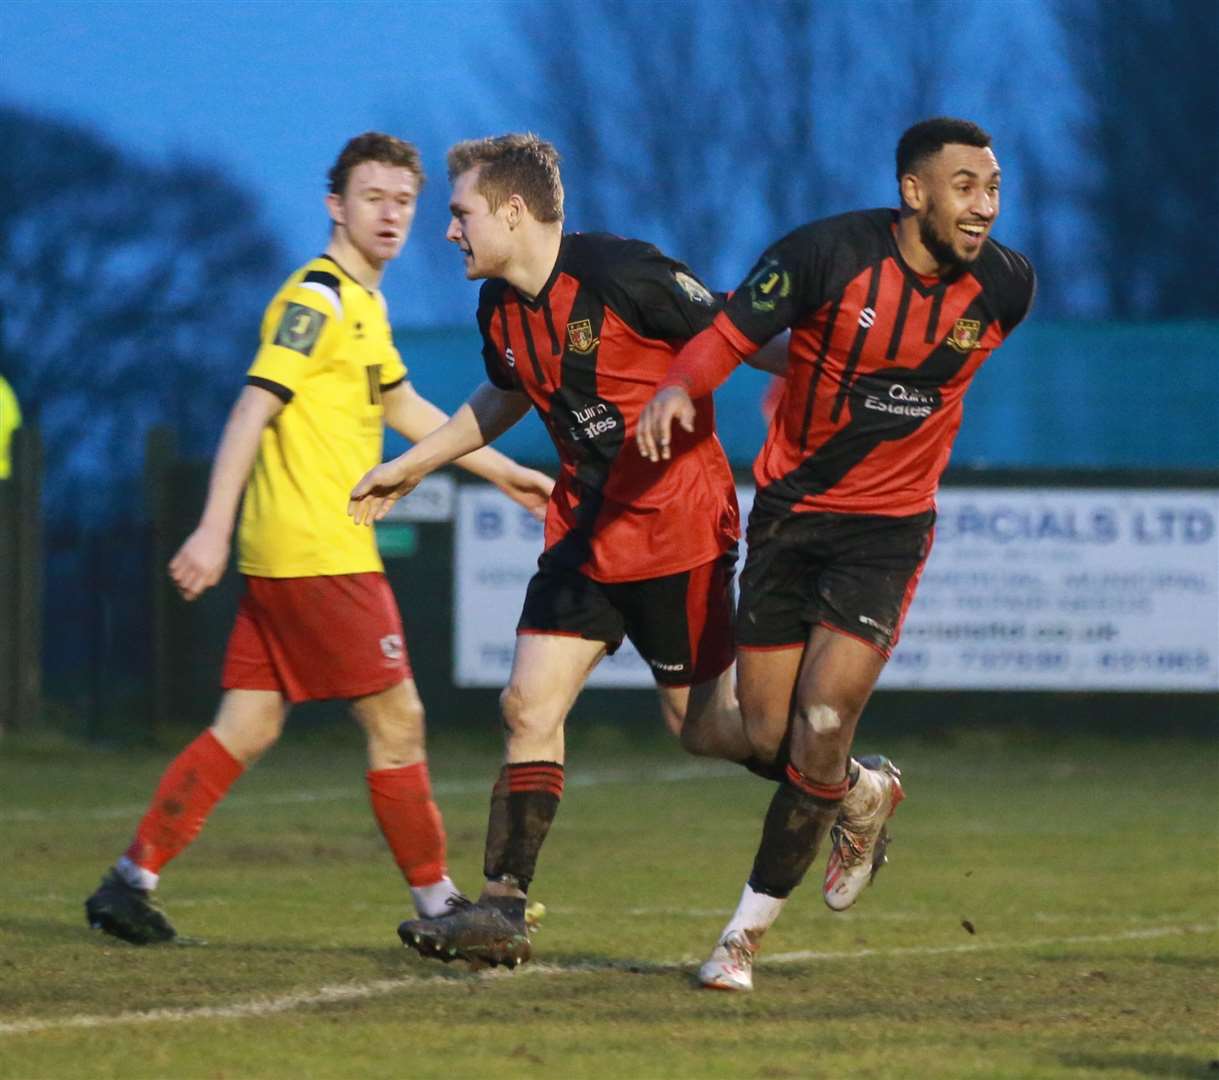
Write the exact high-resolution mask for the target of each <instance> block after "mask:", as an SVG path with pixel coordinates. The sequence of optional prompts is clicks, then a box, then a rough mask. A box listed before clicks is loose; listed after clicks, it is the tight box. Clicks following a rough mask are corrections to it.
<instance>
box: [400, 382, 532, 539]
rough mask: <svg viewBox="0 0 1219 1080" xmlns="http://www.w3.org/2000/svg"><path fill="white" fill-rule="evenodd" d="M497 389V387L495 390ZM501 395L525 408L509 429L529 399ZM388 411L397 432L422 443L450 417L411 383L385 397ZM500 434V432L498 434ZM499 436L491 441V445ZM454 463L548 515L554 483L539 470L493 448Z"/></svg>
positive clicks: (526, 405) (476, 452) (510, 393)
mask: <svg viewBox="0 0 1219 1080" xmlns="http://www.w3.org/2000/svg"><path fill="white" fill-rule="evenodd" d="M493 389H494V388H493ZM496 392H497V393H500V394H504V393H507V394H508V396H509V397H519V398H521V399H522V402H523V406H524V407H523V409H522V410H521V413H520V415H519V416H515V417H514V418H513V419H512V420H511V421H510V422H509V423H508V425H507V426H506V427H505V428H504V429H503V430H505V431H506V430H507V428H508V427H511V426H512V424H514V423H516V421H517V420H519V419H520V417H521V416H523V415H524V414H525V413H526V412H528V410H529V400H528V398H526V397H525V395H524V394H513V393H512V392H510V391H507V392H506V391H502V390H497V391H496ZM381 403H382V405H383V406H384V408H385V422H386V423H387V424H388V425H389V426H390V427H392V428H393V429H394V430H395V431H397V432H400V433H401V434H403V435H405V436H406V437H407V438H408V439H410V440H411V442H413V443H420V442H422V441H423V440H424V439H425V438H427V436H428V435H430V434H431V433H432V432H433V431H436V430H438V429H439V428H440V427H442V426H443V425H444V424H445V423H446V422H447V421H448V419H449V417H448V416H447V415H446V414H445V413H444V412H443V411H441V410H440V409H438V408H437V407H436V406H435V405H433V404H432V403H431V402H430V401H428V399H427V398H425V397H423V395H421V394H420V393H419V392H418V391H417V390H416V389H415V388H414V387H413V386H412V385H411V384H410V383H409V382H405V383H400V384H399V385H398V386H395V387H394V388H393V389H392V390H387V391H386V392H385V393H384V394H383V395H382V398H381ZM498 434H500V432H496V435H498ZM493 438H495V436H494V435H493V436H490V437H488V438H487V440H486V441H487V442H491V441H492V439H493ZM454 464H456V465H460V466H461V467H462V468H463V469H467V470H468V471H470V472H472V473H473V474H474V475H475V476H481V477H482V478H483V479H484V480H489V481H490V482H491V483H493V484H494V485H495V486H496V487H497V488H499V489H500V491H502V492H504V494H506V495H508V496H509V497H510V498H512V499H513V500H515V501H516V502H518V503H520V505H521V506H523V507H524V508H525V509H526V510H528V511H529V512H530V513H531V514H533V515H534V517H536V518H538V519H539V520H540V519H542V518H544V517H545V516H546V504H547V502H548V501H549V500H550V491H551V489H552V488H553V487H554V481H553V480H551V479H550V477H549V476H547V475H546V474H545V473H542V472H538V471H537V469H528V468H526V467H525V466H524V465H520V464H518V463H517V462H515V461H513V460H512V459H511V458H510V457H506V456H505V455H504V454H501V453H500V452H499V451H498V450H493V449H491V447H489V446H484V447H482V448H481V449H478V450H474V451H472V452H471V453H468V454H465V455H464V456H462V457H459V458H457V459H456V460H455V462H454Z"/></svg>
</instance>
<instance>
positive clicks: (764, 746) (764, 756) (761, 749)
mask: <svg viewBox="0 0 1219 1080" xmlns="http://www.w3.org/2000/svg"><path fill="white" fill-rule="evenodd" d="M741 718H742V720H743V721H744V725H745V738H746V739H747V740H748V741H749V745H750V747H751V749H752V750H753V753H754V756H755V757H757V758H759V759H760V760H762V761H774V759H775V758H776V757H777V756H778V753H779V747H780V746H782V745H783V736H784V734H785V733H786V732H787V717H786V716H772V715H771V714H770V713H768V712H766V711H764V710H755V709H749V708H744V709H743V710H742V713H741Z"/></svg>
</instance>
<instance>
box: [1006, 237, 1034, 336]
mask: <svg viewBox="0 0 1219 1080" xmlns="http://www.w3.org/2000/svg"><path fill="white" fill-rule="evenodd" d="M1005 254H1006V255H1007V256H1008V263H1009V273H1008V275H1007V278H1008V281H1007V284H1006V287H1005V288H1004V289H1003V292H1002V296H1001V300H1000V304H999V308H1000V315H999V321H1000V322H1001V323H1002V325H1003V332H1004V333H1005V334H1010V333H1011V332H1012V331H1013V330H1015V329H1016V327H1017V326H1019V325H1020V323H1022V322H1023V321H1024V319H1025V316H1027V315H1028V313H1029V311H1030V310H1032V307H1033V300H1034V298H1035V297H1036V295H1037V274H1036V273H1035V271H1034V270H1033V264H1032V263H1031V262H1029V260H1028V259H1027V258H1025V256H1023V255H1021V254H1020V252H1018V251H1012V250H1011V249H1007V250H1006V252H1005Z"/></svg>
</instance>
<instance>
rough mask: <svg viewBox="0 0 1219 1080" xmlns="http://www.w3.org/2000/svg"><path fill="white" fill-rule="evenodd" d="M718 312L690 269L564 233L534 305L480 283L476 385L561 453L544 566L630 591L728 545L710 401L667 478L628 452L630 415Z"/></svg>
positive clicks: (723, 475) (721, 464)
mask: <svg viewBox="0 0 1219 1080" xmlns="http://www.w3.org/2000/svg"><path fill="white" fill-rule="evenodd" d="M718 310H720V300H719V299H718V298H717V297H715V296H713V295H712V294H711V293H710V292H709V291H708V290H707V289H706V287H705V286H704V285H703V284H702V283H701V282H700V281H699V280H698V278H696V277H695V276H694V274H693V273H692V272H691V271H690V270H689V268H687V267H686V266H684V265H682V264H681V263H679V262H676V261H674V260H673V259H670V258H667V257H666V256H665V255H663V254H662V253H661V252H660V251H658V250H657V249H656V248H655V247H653V246H652V245H651V244H645V243H643V242H641V241H638V240H624V239H621V238H619V237H616V236H607V235H604V234H583V233H571V234H567V235H565V236H564V237H563V243H562V247H561V248H560V251H559V257H558V260H557V261H556V263H555V267H554V270H553V271H552V272H551V275H550V277H549V279H548V280H547V282H546V284H545V286H544V287H543V288H542V291H541V292H540V293H539V294H538V296H537V297H535V298H534V299H532V300H530V299H528V298H526V297H524V296H522V295H521V294H520V293H518V292H517V291H516V290H515V289H514V288H513V287H512V286H511V285H509V284H508V283H507V282H506V281H503V280H500V279H496V280H491V281H488V282H486V283H484V285H483V287H482V291H481V293H480V294H479V305H478V325H479V328H480V329H481V330H482V335H483V361H484V363H485V365H486V368H487V376H488V378H489V379H490V380H491V382H492V383H494V384H495V385H496V386H498V387H500V388H501V389H504V390H517V391H523V392H524V393H525V394H527V395H528V396H529V398H530V400H531V401H532V402H533V405H534V407H535V408H536V409H537V411H538V414H539V415H540V416H541V418H542V422H543V423H544V424H545V425H546V428H547V430H548V431H549V433H550V437H551V439H552V441H553V442H554V445H555V449H556V450H558V452H559V462H560V472H559V478H558V481H557V482H556V484H555V489H554V494H553V496H552V497H551V500H550V506H549V508H548V510H547V514H546V552H547V557H548V558H550V559H553V560H555V561H556V562H558V563H559V564H560V565H564V566H568V567H570V568H572V569H578V570H580V571H582V572H583V573H585V574H587V575H588V576H589V577H591V578H594V579H595V580H597V581H606V582H612V581H636V580H641V579H644V578H652V577H663V576H665V575H667V574H676V573H680V572H681V571H683V570H689V569H690V568H692V567H694V566H699V565H701V564H703V563H706V562H710V561H711V560H713V559H715V558H716V557H717V556H719V555H720V554H722V553H723V552H724V551H725V550H727V548H728V547H729V546H731V545H732V544H733V543H735V541H736V538H737V536H738V533H739V520H738V513H737V505H736V492H735V489H734V487H733V482H732V471H731V469H730V468H729V466H728V460H727V458H726V457H725V456H724V451H723V448H722V447H721V446H720V442H719V439H717V438H716V435H715V413H714V407H713V403H712V400H711V397H710V395H707V396H706V397H705V398H703V399H701V400H699V401H698V402H696V406H697V413H698V415H697V420H696V423H695V430H694V433H693V434H691V435H688V434H686V433H685V432H684V431H683V432H680V433H679V435H678V437H677V438H676V439H675V440H674V443H673V458H672V460H671V461H670V462H669V463H668V467H667V468H664V469H657V468H656V467H655V466H654V465H652V464H651V463H650V462H648V461H645V460H644V459H643V458H642V457H641V456H640V454H639V453H638V452H637V451H636V449H635V446H634V435H635V425H636V422H637V421H638V418H639V413H640V412H641V411H642V410H643V407H644V405H646V404H647V402H648V401H649V400H650V399H651V397H652V395H653V393H654V392H655V390H656V385H657V383H658V382H659V381H660V379H661V378H662V377H663V376H664V374H665V372H666V371H667V370H668V368H669V365H670V364H671V363H672V361H673V358H674V356H675V355H676V353H677V350H678V349H679V348H680V347H681V345H682V344H684V343H685V342H686V341H687V340H688V339H689V338H691V337H693V336H694V335H695V334H697V333H698V332H699V331H701V330H703V329H705V328H706V327H708V326H709V325H710V324H711V321H712V319H713V318H714V317H715V314H716V312H717V311H718Z"/></svg>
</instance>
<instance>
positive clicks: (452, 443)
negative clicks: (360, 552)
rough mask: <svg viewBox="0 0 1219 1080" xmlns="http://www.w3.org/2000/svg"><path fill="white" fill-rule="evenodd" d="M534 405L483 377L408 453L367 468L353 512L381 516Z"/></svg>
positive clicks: (366, 518)
mask: <svg viewBox="0 0 1219 1080" xmlns="http://www.w3.org/2000/svg"><path fill="white" fill-rule="evenodd" d="M420 400H422V399H420ZM436 411H437V412H439V410H436ZM528 411H529V399H528V398H527V397H526V396H525V395H524V394H520V393H516V392H515V391H510V390H500V389H499V388H498V387H496V386H493V385H491V383H483V384H482V385H481V386H480V387H479V388H478V389H477V390H475V391H474V393H473V394H471V395H470V399H469V400H468V401H467V402H466V403H465V404H464V405H462V406H461V407H460V408H459V409H458V410H457V411H456V412H455V413H453V415H452V416H450V417H449V418H448V420H446V421H445V422H444V423H443V424H441V425H440V426H439V427H437V428H435V429H434V430H433V431H432V432H431V433H430V434H428V435H426V436H424V437H423V438H422V439H420V440H419V442H417V443H416V444H415V445H414V446H412V447H411V448H410V449H409V450H408V451H407V452H406V453H405V454H400V455H399V456H398V457H396V458H394V459H393V460H392V461H386V462H383V463H382V464H380V465H378V466H377V467H376V468H374V469H370V470H369V471H368V472H367V473H365V474H364V476H363V477H362V478H361V479H360V481H359V483H357V484H356V486H355V487H354V488H353V489H352V492H351V501H350V502H349V503H348V505H347V512H348V513H349V514H350V515H351V516H352V518H353V519H354V520H355V522H356V524H357V525H371V524H372V523H373V522H374V521H380V520H381V519H382V518H383V517H385V515H386V514H387V513H389V508H390V507H391V506H393V504H394V503H396V502H397V501H398V500H399V499H400V498H402V496H404V495H407V494H409V493H410V492H412V491H413V490H414V489H415V488H416V487H417V486H418V485H419V481H420V480H422V479H423V478H424V477H425V476H427V475H428V474H429V473H432V472H434V471H435V470H436V469H439V468H440V467H441V466H442V465H448V464H449V463H450V462H453V461H456V460H457V459H458V458H460V457H464V456H465V455H466V454H470V453H472V452H473V451H475V450H480V449H481V448H482V447H484V446H486V445H487V443H489V442H491V441H492V440H493V439H495V438H497V437H498V436H500V435H502V434H503V433H504V432H505V431H507V430H508V429H509V428H510V427H511V426H512V425H513V424H515V423H516V422H517V421H518V420H519V419H520V418H521V417H522V416H524V415H525V413H527V412H528ZM403 434H406V433H405V432H404V433H403ZM497 456H502V455H497ZM484 460H485V459H484ZM480 475H485V474H480ZM539 475H540V474H539Z"/></svg>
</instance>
